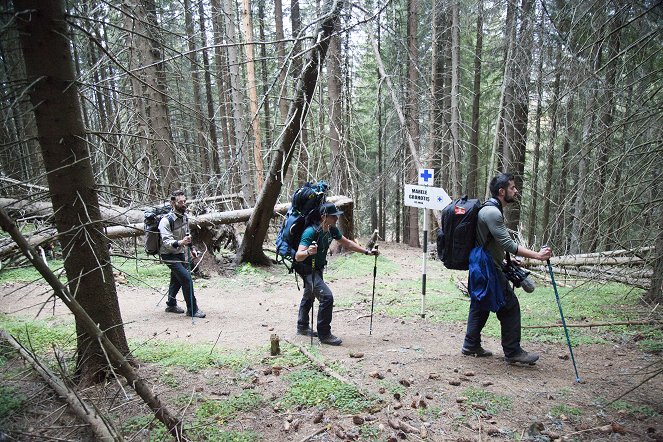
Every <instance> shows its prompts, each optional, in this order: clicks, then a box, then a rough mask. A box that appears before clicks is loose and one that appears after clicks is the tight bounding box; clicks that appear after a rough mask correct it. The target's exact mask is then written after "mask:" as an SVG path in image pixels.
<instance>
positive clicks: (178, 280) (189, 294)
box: [161, 253, 198, 313]
mask: <svg viewBox="0 0 663 442" xmlns="http://www.w3.org/2000/svg"><path fill="white" fill-rule="evenodd" d="M161 260H162V261H163V262H164V263H165V264H166V265H167V266H168V268H169V269H170V286H169V287H168V301H166V305H169V306H171V307H172V306H175V305H177V299H176V298H175V297H176V296H177V292H179V291H180V288H181V289H182V294H183V295H184V302H185V303H186V310H187V312H193V313H196V312H197V311H198V304H197V302H196V297H195V295H194V294H193V280H192V279H191V273H189V269H188V268H187V262H186V258H185V257H184V253H180V254H164V255H161Z"/></svg>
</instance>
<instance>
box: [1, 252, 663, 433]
mask: <svg viewBox="0 0 663 442" xmlns="http://www.w3.org/2000/svg"><path fill="white" fill-rule="evenodd" d="M381 252H382V253H383V256H382V257H380V259H379V261H378V277H377V285H376V293H375V294H376V296H375V306H376V314H375V316H374V318H373V329H372V334H369V320H370V319H369V314H370V305H371V294H372V282H373V280H372V270H373V265H374V261H373V258H372V257H362V256H359V255H357V258H354V259H352V260H349V259H346V260H344V258H343V257H342V256H341V257H338V256H334V257H332V258H331V260H330V265H329V271H328V273H327V274H328V275H329V277H328V278H327V279H328V283H329V286H330V287H331V289H332V291H333V292H334V296H335V299H336V304H337V305H336V307H335V312H334V319H333V323H332V331H333V333H334V334H336V335H337V336H339V337H341V338H342V339H343V344H342V345H341V346H338V347H333V346H328V345H320V343H319V342H318V341H317V340H314V342H313V346H311V342H310V338H307V337H304V336H298V335H296V333H295V326H296V315H297V307H298V304H299V301H300V297H301V292H298V291H297V288H296V285H295V280H294V277H293V276H292V275H288V274H287V273H286V272H285V271H284V269H283V268H282V267H273V268H271V269H267V270H263V269H254V268H251V267H242V268H240V269H237V270H228V271H226V272H225V275H223V274H222V275H219V276H213V277H212V278H209V279H198V280H196V282H195V286H196V296H197V298H198V303H199V305H200V307H201V308H202V309H203V310H204V311H205V313H206V314H207V317H206V318H204V319H196V320H195V323H192V320H191V318H188V317H185V316H184V315H176V314H169V313H165V312H164V307H165V300H164V299H163V298H162V294H160V293H159V291H157V290H153V289H151V288H148V287H135V286H131V285H129V284H123V283H118V285H117V287H118V297H119V301H120V307H121V311H122V316H123V319H124V321H125V323H126V325H125V331H126V334H127V337H128V338H129V340H130V343H131V346H132V348H134V349H135V354H136V355H137V357H138V359H140V360H141V362H142V365H141V367H140V369H139V373H140V375H142V376H144V377H145V378H147V379H148V381H149V382H150V384H152V385H153V388H154V391H155V392H157V393H158V394H159V397H160V398H161V399H162V400H164V401H165V403H166V404H167V406H169V407H170V408H171V410H172V411H174V412H176V413H178V414H179V415H181V416H182V418H183V419H184V421H185V425H186V426H187V427H188V428H189V431H190V432H189V434H190V437H191V439H192V440H228V441H252V440H263V441H304V440H310V441H338V440H376V441H385V440H401V439H404V440H416V441H418V440H430V441H446V440H452V441H482V440H493V439H495V440H537V441H546V440H555V439H559V438H566V439H565V440H619V441H622V440H623V441H636V440H638V441H640V440H658V441H663V399H662V398H663V375H660V373H659V375H658V376H655V377H653V379H650V380H649V381H648V382H647V383H646V384H645V385H642V386H639V385H640V384H641V383H642V382H643V381H645V380H646V379H647V378H648V377H650V376H651V374H652V373H653V372H655V371H656V370H658V371H659V372H660V370H661V367H662V365H663V358H662V357H661V355H660V354H659V355H657V354H652V353H646V352H643V351H642V350H641V349H640V348H639V347H638V345H637V341H638V339H639V338H638V335H637V334H635V335H633V334H616V333H614V332H611V333H607V332H605V331H604V330H603V329H601V328H592V329H586V330H583V333H585V334H589V335H592V336H593V337H594V338H596V339H595V341H596V342H594V343H587V344H583V343H580V344H577V345H575V346H574V349H573V350H574V354H575V359H576V361H577V366H578V371H579V374H580V378H581V382H580V383H578V382H576V377H575V374H574V369H573V365H572V362H571V360H570V359H569V357H568V355H569V350H568V347H567V345H566V341H565V339H564V338H563V333H564V332H563V329H561V328H557V329H554V330H555V333H558V334H559V339H557V340H556V341H555V342H548V341H546V340H543V341H541V340H538V339H536V338H533V337H532V335H531V334H527V335H526V336H524V338H525V340H524V341H523V347H524V348H525V349H526V350H528V351H533V352H537V353H539V354H540V355H541V359H540V360H539V362H538V363H537V364H536V365H533V366H520V365H508V364H506V363H505V362H504V361H503V358H502V352H501V347H500V344H499V337H498V336H499V332H497V333H492V335H493V336H485V337H484V347H486V348H488V349H490V350H492V351H493V352H494V356H493V357H489V358H473V357H468V356H463V355H461V353H460V347H461V345H462V341H463V336H464V331H465V323H464V320H463V319H462V314H466V307H465V308H463V305H467V304H468V303H467V299H466V298H465V297H464V295H463V294H462V293H461V292H460V290H458V289H455V280H456V279H455V278H454V275H456V274H455V273H451V272H446V271H444V270H443V269H442V267H441V265H440V263H439V262H437V261H433V262H429V266H428V279H429V281H432V280H435V279H442V280H445V281H446V283H445V285H444V286H443V288H439V287H438V286H436V285H435V284H433V283H431V284H430V285H431V289H430V293H429V295H430V299H429V300H428V301H427V302H428V303H429V305H427V306H426V309H427V315H426V317H425V318H422V317H421V316H420V315H419V314H417V313H418V312H419V310H420V308H421V306H420V304H419V302H420V294H419V292H418V290H417V289H416V287H417V281H418V280H419V278H420V275H419V274H420V272H421V253H420V252H418V251H417V250H415V249H412V248H409V247H406V246H403V245H399V244H389V243H386V244H381ZM335 267H336V268H335ZM353 267H361V269H359V270H357V268H353ZM381 267H382V268H381ZM362 269H363V270H362ZM163 272H164V273H165V274H167V269H166V268H165V267H163ZM462 277H463V276H462V273H458V275H456V278H462ZM121 279H122V278H118V280H119V281H121ZM300 283H301V281H300ZM419 284H420V283H419ZM386 291H390V292H391V293H392V294H393V293H396V296H392V297H387V296H385V295H384V294H383V293H384V292H386ZM381 292H382V293H381ZM45 293H46V294H48V290H47V288H46V287H45V286H39V285H34V284H33V285H30V286H27V287H22V286H21V285H20V284H17V283H5V284H4V285H2V286H0V295H2V302H1V303H0V311H1V312H2V313H5V314H9V315H11V317H17V316H18V315H20V316H22V317H25V318H34V317H35V315H37V313H38V311H39V310H40V309H41V308H42V306H43V301H44V299H45V297H46V296H45ZM161 293H163V287H161ZM399 293H400V295H399ZM442 294H444V295H445V296H446V298H445V299H446V300H447V302H450V303H451V302H452V303H454V305H457V304H460V307H461V308H460V310H459V311H461V312H465V313H462V314H460V315H458V316H457V317H456V318H455V319H452V320H448V319H445V304H444V300H443V302H436V301H435V299H436V298H435V297H436V296H437V297H438V298H439V296H440V295H442ZM180 296H181V295H180ZM526 296H528V295H527V294H525V293H519V297H520V298H521V300H522V299H523V298H524V297H526ZM427 298H428V296H427ZM550 302H551V303H552V304H553V308H556V305H555V301H554V298H551V299H550ZM180 305H183V303H182V301H181V299H180ZM448 305H451V304H448ZM317 306H318V304H317V303H316V304H315V308H316V311H317ZM608 307H614V308H618V307H617V306H606V308H608ZM449 309H451V307H449ZM565 313H566V312H565ZM536 314H537V313H536V312H535V311H531V310H530V309H528V308H525V307H524V308H523V322H524V324H527V323H528V319H529V317H531V316H532V315H536ZM568 315H569V316H570V317H571V318H572V317H573V313H572V312H568ZM39 318H41V319H46V320H47V322H48V323H49V324H50V325H51V326H56V325H61V324H69V327H71V322H72V319H71V316H70V314H69V312H68V311H67V310H66V308H65V307H64V306H63V305H62V304H61V303H60V302H59V301H58V302H55V303H54V302H52V301H51V302H50V303H48V304H47V305H46V307H45V308H44V309H43V310H42V311H41V313H40V314H39ZM567 320H568V318H567ZM571 321H573V318H572V319H571ZM497 323H498V321H497V320H496V318H495V316H494V315H491V317H490V319H489V324H490V325H491V327H493V330H498V329H497V328H496V327H497V326H496V324H497ZM273 334H276V335H278V337H279V338H280V344H281V349H282V351H283V354H282V355H281V356H275V357H271V356H270V355H269V346H270V337H271V336H272V335H273ZM286 340H288V341H290V342H292V343H293V344H296V345H299V346H301V347H302V348H303V349H305V350H307V351H309V352H310V353H312V354H313V355H314V356H315V357H316V358H317V359H319V360H321V361H323V362H324V363H325V364H326V365H327V366H328V367H329V368H331V369H332V370H333V371H335V372H336V373H338V374H339V375H340V376H342V377H343V378H345V379H347V380H349V382H350V383H352V384H353V387H347V388H346V387H344V386H343V385H342V384H340V383H339V382H336V381H332V382H330V381H329V378H328V377H325V376H324V375H322V374H321V373H320V372H318V371H317V370H316V369H315V368H314V367H313V365H311V364H310V363H309V361H308V359H306V358H304V357H302V356H301V353H300V351H299V350H298V349H297V348H296V347H295V346H292V345H290V344H288V343H287V342H286ZM74 341H75V339H74ZM585 341H586V340H585ZM590 341H591V340H590ZM165 348H168V349H170V350H169V353H168V354H167V357H166V356H164V355H165V354H166V352H165V351H164V349H165ZM159 349H161V352H159ZM192 350H193V352H191V351H192ZM178 353H180V355H184V356H185V358H187V359H188V360H185V361H182V360H180V359H177V358H178ZM2 354H3V355H4V356H3V357H4V358H5V359H4V363H3V364H0V379H2V383H3V384H4V385H5V386H4V387H2V388H3V389H4V391H5V392H7V391H20V392H21V394H22V395H23V396H24V397H26V398H30V401H29V406H25V407H23V408H21V409H20V412H16V411H14V412H9V411H7V410H4V411H3V410H2V409H1V408H0V425H2V427H0V430H1V431H2V432H4V433H6V434H5V435H4V437H7V439H3V436H2V434H0V440H56V439H53V438H57V440H81V439H84V438H85V434H86V433H85V431H84V430H82V429H80V425H81V422H80V421H78V420H77V419H76V418H74V417H72V416H70V415H69V414H68V413H67V412H66V410H65V408H64V406H63V403H62V402H61V401H60V400H59V399H57V397H55V395H54V394H52V393H50V390H49V389H48V388H46V387H44V385H43V383H41V382H40V381H39V380H38V379H37V378H35V376H34V375H30V374H29V372H30V371H29V370H27V369H26V367H25V365H24V364H23V363H22V362H20V361H19V360H17V359H14V358H12V357H10V356H8V352H7V350H6V349H5V350H3V352H2ZM212 355H215V356H214V357H212ZM168 358H170V360H171V362H168V360H167V359H168ZM8 388H12V389H13V390H7V389H8ZM123 389H124V390H125V391H126V396H125V393H124V392H123V391H122V390H121V389H120V388H119V387H118V383H116V382H110V383H108V384H107V385H105V386H101V387H97V388H92V389H88V390H86V391H84V392H83V393H84V395H86V396H87V397H89V398H92V399H94V400H95V402H96V403H97V404H98V407H99V408H100V409H102V410H104V411H105V412H106V413H107V414H109V415H110V416H112V418H113V419H114V420H115V422H116V423H118V426H119V427H121V428H122V431H123V433H124V435H125V437H127V439H131V440H161V438H162V437H163V434H164V433H163V428H161V427H159V425H155V423H154V422H151V418H150V413H149V410H148V409H147V407H146V406H144V405H143V404H141V403H140V401H139V400H138V399H137V398H136V396H135V394H133V393H132V391H131V389H130V387H128V386H126V385H124V386H123ZM325 389H327V390H325ZM631 389H634V390H633V391H631V392H629V390H631ZM358 391H359V392H361V394H358V393H357V392H358ZM627 392H628V394H626V395H625V396H624V397H622V398H620V397H621V396H622V395H623V394H625V393H627ZM617 398H620V399H619V400H618V401H615V402H612V403H611V401H613V400H614V399H617ZM0 403H2V402H1V401H0ZM3 412H4V416H3ZM166 439H167V438H166Z"/></svg>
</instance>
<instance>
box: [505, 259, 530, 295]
mask: <svg viewBox="0 0 663 442" xmlns="http://www.w3.org/2000/svg"><path fill="white" fill-rule="evenodd" d="M502 272H504V276H506V279H508V280H509V281H511V282H512V283H513V285H514V286H515V287H520V288H522V289H523V290H525V291H526V292H527V293H532V292H533V291H534V289H535V288H536V284H534V281H532V280H531V279H530V278H529V275H530V272H528V271H527V270H523V269H522V268H521V267H519V266H517V265H516V264H514V263H512V262H507V263H506V265H503V266H502Z"/></svg>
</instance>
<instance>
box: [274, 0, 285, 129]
mask: <svg viewBox="0 0 663 442" xmlns="http://www.w3.org/2000/svg"><path fill="white" fill-rule="evenodd" d="M274 29H275V32H276V60H277V62H278V66H279V83H278V84H279V115H280V116H281V120H280V123H281V124H285V119H286V117H287V116H288V102H287V101H286V99H285V97H286V96H287V95H288V82H287V71H286V69H285V42H284V40H285V34H284V33H283V4H282V2H281V0H274Z"/></svg>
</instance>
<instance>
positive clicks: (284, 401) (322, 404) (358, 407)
mask: <svg viewBox="0 0 663 442" xmlns="http://www.w3.org/2000/svg"><path fill="white" fill-rule="evenodd" d="M285 379H286V380H287V381H288V382H289V384H290V385H289V388H288V390H287V391H286V393H285V394H284V395H283V397H281V402H280V405H281V406H283V407H286V408H292V407H296V406H303V407H319V408H332V407H333V408H336V409H338V410H340V411H341V412H344V413H359V412H361V411H363V410H366V409H369V408H371V407H372V406H373V405H374V404H375V403H376V400H374V399H366V398H364V397H363V396H362V395H361V394H360V393H359V391H357V389H356V388H354V387H352V386H349V385H347V384H344V383H342V382H341V381H339V380H336V379H334V378H330V377H328V376H326V375H324V374H322V373H320V372H318V371H314V370H311V369H301V370H297V371H293V372H291V373H288V374H287V375H286V376H285Z"/></svg>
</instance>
